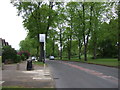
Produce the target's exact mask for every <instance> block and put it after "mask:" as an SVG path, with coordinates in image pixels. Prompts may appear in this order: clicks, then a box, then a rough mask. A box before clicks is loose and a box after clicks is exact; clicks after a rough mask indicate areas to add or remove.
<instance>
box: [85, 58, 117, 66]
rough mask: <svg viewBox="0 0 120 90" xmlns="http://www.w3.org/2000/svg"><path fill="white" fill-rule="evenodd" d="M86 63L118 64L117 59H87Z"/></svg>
mask: <svg viewBox="0 0 120 90" xmlns="http://www.w3.org/2000/svg"><path fill="white" fill-rule="evenodd" d="M87 63H95V64H102V65H107V66H118V60H117V59H89V60H88V61H87Z"/></svg>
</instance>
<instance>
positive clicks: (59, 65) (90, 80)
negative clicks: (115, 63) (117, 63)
mask: <svg viewBox="0 0 120 90" xmlns="http://www.w3.org/2000/svg"><path fill="white" fill-rule="evenodd" d="M46 63H47V65H48V66H49V67H50V70H51V72H52V76H53V79H54V81H55V87H56V88H111V89H113V90H116V88H118V69H117V68H113V67H106V66H100V65H93V64H87V63H80V62H69V61H57V60H49V61H46ZM111 89H110V90H111ZM117 90H118V89H117Z"/></svg>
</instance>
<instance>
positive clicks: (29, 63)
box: [27, 59, 32, 70]
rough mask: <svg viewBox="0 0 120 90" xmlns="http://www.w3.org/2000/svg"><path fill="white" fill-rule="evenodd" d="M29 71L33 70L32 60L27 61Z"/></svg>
mask: <svg viewBox="0 0 120 90" xmlns="http://www.w3.org/2000/svg"><path fill="white" fill-rule="evenodd" d="M27 70H32V60H31V59H28V60H27Z"/></svg>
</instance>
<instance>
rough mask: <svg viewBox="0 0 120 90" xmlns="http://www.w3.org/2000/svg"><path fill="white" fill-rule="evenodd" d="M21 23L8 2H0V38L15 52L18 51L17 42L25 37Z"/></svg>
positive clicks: (14, 9)
mask: <svg viewBox="0 0 120 90" xmlns="http://www.w3.org/2000/svg"><path fill="white" fill-rule="evenodd" d="M22 21H23V20H22V17H20V16H17V9H16V8H15V7H13V5H12V4H11V3H10V0H1V1H0V38H2V39H5V40H6V42H8V43H9V44H10V45H11V46H12V47H13V48H15V49H16V50H17V49H19V42H20V41H21V40H24V39H25V37H26V35H27V32H26V30H25V29H24V27H23V25H22Z"/></svg>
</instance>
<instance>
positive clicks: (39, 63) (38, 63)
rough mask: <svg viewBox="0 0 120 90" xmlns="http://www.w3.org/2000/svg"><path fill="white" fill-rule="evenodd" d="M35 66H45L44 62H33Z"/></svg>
mask: <svg viewBox="0 0 120 90" xmlns="http://www.w3.org/2000/svg"><path fill="white" fill-rule="evenodd" d="M33 64H35V65H39V66H43V65H44V63H43V62H39V61H37V62H33Z"/></svg>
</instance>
